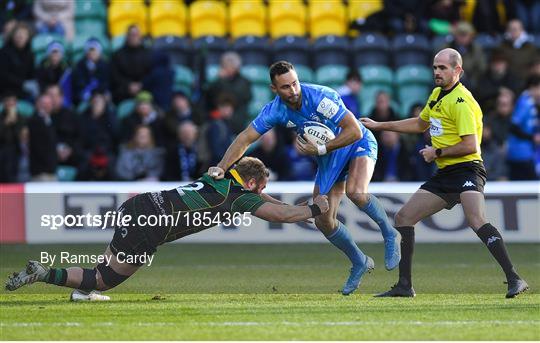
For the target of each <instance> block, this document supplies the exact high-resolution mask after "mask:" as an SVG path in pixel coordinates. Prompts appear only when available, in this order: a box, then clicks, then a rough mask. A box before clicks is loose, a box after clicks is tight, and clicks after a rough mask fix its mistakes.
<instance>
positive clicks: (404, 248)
mask: <svg viewBox="0 0 540 343" xmlns="http://www.w3.org/2000/svg"><path fill="white" fill-rule="evenodd" d="M396 230H398V231H399V233H400V234H401V261H399V283H400V284H401V285H403V286H406V287H412V280H411V270H412V257H413V252H414V226H401V227H396Z"/></svg>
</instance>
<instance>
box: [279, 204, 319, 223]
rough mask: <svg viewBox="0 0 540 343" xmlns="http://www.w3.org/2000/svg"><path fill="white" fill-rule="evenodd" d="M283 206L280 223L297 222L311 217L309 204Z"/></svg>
mask: <svg viewBox="0 0 540 343" xmlns="http://www.w3.org/2000/svg"><path fill="white" fill-rule="evenodd" d="M284 207H285V208H284V211H283V212H282V215H281V220H280V222H282V223H297V222H302V221H304V220H306V219H309V218H312V217H313V215H312V212H311V208H309V206H293V205H284Z"/></svg>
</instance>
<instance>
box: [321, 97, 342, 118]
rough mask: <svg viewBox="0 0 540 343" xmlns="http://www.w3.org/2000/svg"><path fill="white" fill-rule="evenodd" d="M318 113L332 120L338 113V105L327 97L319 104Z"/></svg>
mask: <svg viewBox="0 0 540 343" xmlns="http://www.w3.org/2000/svg"><path fill="white" fill-rule="evenodd" d="M317 112H319V113H320V114H322V115H323V116H325V117H326V118H328V119H332V118H333V117H334V116H335V115H336V113H337V112H338V105H337V104H336V103H335V102H333V101H332V100H330V99H328V98H327V97H324V99H322V100H321V102H320V103H319V106H317Z"/></svg>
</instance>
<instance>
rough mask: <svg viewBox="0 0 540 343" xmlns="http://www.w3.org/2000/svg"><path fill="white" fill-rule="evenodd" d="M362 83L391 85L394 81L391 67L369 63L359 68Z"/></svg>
mask: <svg viewBox="0 0 540 343" xmlns="http://www.w3.org/2000/svg"><path fill="white" fill-rule="evenodd" d="M359 72H360V75H361V76H362V81H363V83H364V85H372V84H378V85H384V86H389V87H391V86H392V83H393V81H394V77H393V73H392V69H390V68H389V67H387V66H385V65H369V66H364V67H361V68H359Z"/></svg>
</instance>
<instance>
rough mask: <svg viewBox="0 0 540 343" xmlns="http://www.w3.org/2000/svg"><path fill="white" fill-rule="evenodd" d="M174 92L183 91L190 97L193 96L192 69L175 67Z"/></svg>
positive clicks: (180, 66) (181, 66)
mask: <svg viewBox="0 0 540 343" xmlns="http://www.w3.org/2000/svg"><path fill="white" fill-rule="evenodd" d="M173 69H174V85H173V90H174V91H183V92H184V93H186V94H187V95H188V96H190V95H191V88H192V87H193V79H194V77H193V73H192V72H191V69H189V68H188V67H186V66H183V65H174V66H173Z"/></svg>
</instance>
